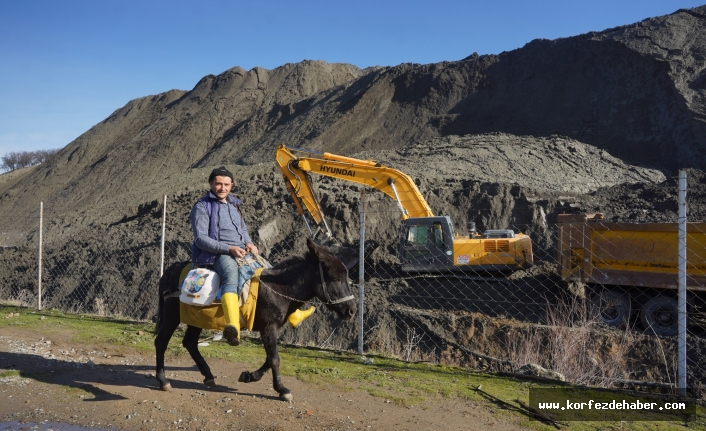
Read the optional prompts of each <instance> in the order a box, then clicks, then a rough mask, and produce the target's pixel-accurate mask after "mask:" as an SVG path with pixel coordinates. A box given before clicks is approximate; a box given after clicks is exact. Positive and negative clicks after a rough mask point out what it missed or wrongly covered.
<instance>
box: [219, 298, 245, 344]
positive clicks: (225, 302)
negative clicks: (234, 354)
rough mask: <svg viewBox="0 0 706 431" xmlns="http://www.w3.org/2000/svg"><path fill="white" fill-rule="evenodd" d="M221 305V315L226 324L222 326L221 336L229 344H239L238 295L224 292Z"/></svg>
mask: <svg viewBox="0 0 706 431" xmlns="http://www.w3.org/2000/svg"><path fill="white" fill-rule="evenodd" d="M221 307H223V316H224V317H225V319H226V326H225V328H223V338H225V339H226V341H228V344H230V345H231V346H237V345H239V344H240V309H239V307H238V295H236V294H235V293H224V294H223V296H221Z"/></svg>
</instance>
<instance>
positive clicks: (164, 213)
mask: <svg viewBox="0 0 706 431" xmlns="http://www.w3.org/2000/svg"><path fill="white" fill-rule="evenodd" d="M166 224H167V195H164V203H163V204H162V248H161V250H160V252H159V262H160V266H159V276H160V277H162V276H163V275H164V231H165V227H166Z"/></svg>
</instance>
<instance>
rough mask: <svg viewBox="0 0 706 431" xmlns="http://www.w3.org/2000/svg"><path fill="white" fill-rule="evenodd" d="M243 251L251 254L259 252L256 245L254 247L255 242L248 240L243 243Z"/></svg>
mask: <svg viewBox="0 0 706 431" xmlns="http://www.w3.org/2000/svg"><path fill="white" fill-rule="evenodd" d="M245 251H246V252H248V253H252V254H259V253H260V252H259V251H258V249H257V247H255V244H253V243H251V242H249V243H247V244H246V245H245Z"/></svg>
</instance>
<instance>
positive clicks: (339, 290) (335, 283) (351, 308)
mask: <svg viewBox="0 0 706 431" xmlns="http://www.w3.org/2000/svg"><path fill="white" fill-rule="evenodd" d="M306 244H307V246H308V247H309V250H310V251H311V253H312V254H313V255H314V256H316V258H317V259H318V260H319V282H318V285H317V288H316V297H317V298H319V300H320V301H321V302H323V303H324V304H326V307H327V308H328V309H329V310H332V311H335V312H336V314H338V317H340V318H341V319H344V320H349V319H352V318H353V316H355V313H356V311H357V310H358V306H357V303H356V300H355V296H353V291H352V290H351V286H350V283H349V281H348V269H346V266H345V265H344V264H343V262H341V260H340V259H339V258H338V257H336V255H334V254H333V253H332V252H331V251H330V250H329V249H328V248H326V247H323V246H319V245H317V244H316V243H315V242H314V241H312V240H311V239H307V240H306Z"/></svg>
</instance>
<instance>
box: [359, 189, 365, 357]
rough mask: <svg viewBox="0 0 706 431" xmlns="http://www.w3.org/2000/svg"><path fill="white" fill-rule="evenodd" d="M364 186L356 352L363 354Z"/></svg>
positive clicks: (361, 192) (361, 203) (361, 191)
mask: <svg viewBox="0 0 706 431" xmlns="http://www.w3.org/2000/svg"><path fill="white" fill-rule="evenodd" d="M364 259H365V187H361V189H360V249H359V252H358V319H359V320H358V354H359V355H362V354H363V305H364V304H365V301H364V300H363V295H364V289H363V284H364V283H365V264H364V262H365V261H364Z"/></svg>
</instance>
